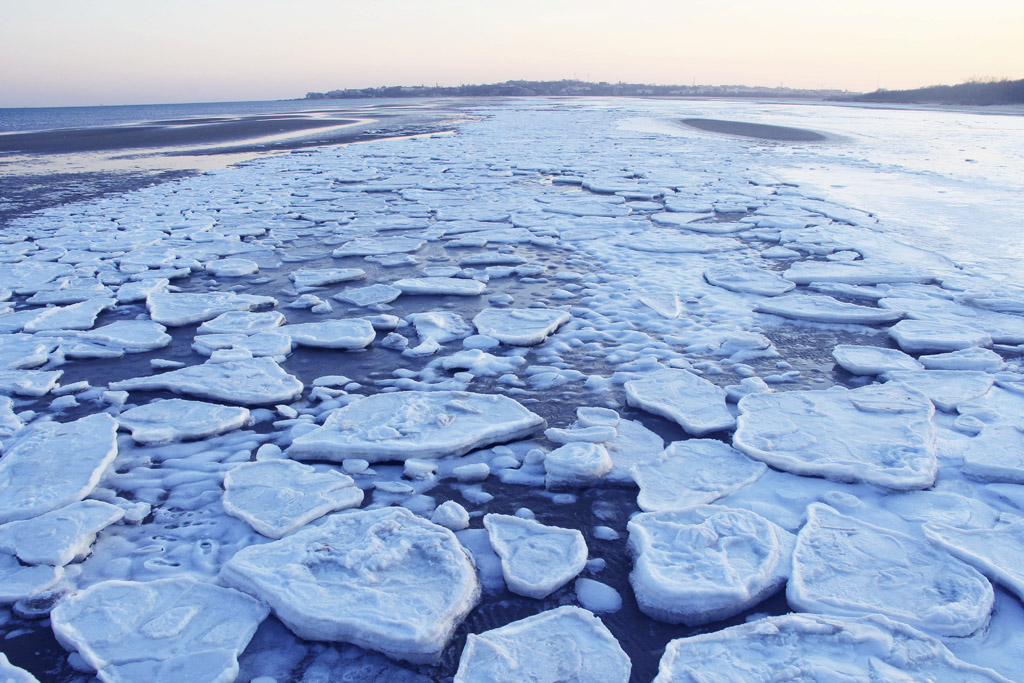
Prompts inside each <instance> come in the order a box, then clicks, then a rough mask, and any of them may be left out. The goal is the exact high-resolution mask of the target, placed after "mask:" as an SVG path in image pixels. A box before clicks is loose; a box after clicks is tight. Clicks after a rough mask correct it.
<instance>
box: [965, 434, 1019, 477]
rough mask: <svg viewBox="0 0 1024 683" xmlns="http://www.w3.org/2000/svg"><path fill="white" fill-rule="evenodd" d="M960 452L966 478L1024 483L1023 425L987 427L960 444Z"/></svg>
mask: <svg viewBox="0 0 1024 683" xmlns="http://www.w3.org/2000/svg"><path fill="white" fill-rule="evenodd" d="M960 454H961V455H962V456H963V458H964V474H966V475H968V476H969V477H973V478H975V479H980V480H982V481H996V482H1007V483H1011V484H1024V426H1014V425H989V426H986V427H985V428H984V429H982V430H981V433H980V434H978V435H977V436H975V437H973V438H971V439H968V440H967V441H965V442H964V443H963V446H962V449H961V451H960Z"/></svg>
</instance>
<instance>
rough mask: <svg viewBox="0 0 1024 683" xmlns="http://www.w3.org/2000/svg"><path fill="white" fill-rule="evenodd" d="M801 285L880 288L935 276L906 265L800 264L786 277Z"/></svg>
mask: <svg viewBox="0 0 1024 683" xmlns="http://www.w3.org/2000/svg"><path fill="white" fill-rule="evenodd" d="M783 275H784V277H785V278H786V279H787V280H792V281H793V282H795V283H796V284H798V285H806V284H810V283H812V282H840V283H843V284H848V285H877V284H879V283H882V282H887V283H899V282H929V281H931V280H934V279H935V276H934V274H933V273H931V272H929V271H927V270H923V269H920V268H915V267H913V266H910V265H908V264H906V263H885V262H873V261H867V260H864V261H855V262H853V263H843V262H837V261H798V262H797V263H794V264H793V265H792V266H790V267H789V270H787V271H786V272H785V273H784V274H783Z"/></svg>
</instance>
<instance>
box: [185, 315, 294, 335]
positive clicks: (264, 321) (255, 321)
mask: <svg viewBox="0 0 1024 683" xmlns="http://www.w3.org/2000/svg"><path fill="white" fill-rule="evenodd" d="M286 322H288V321H287V320H286V319H285V317H284V314H283V313H281V312H280V311H261V312H259V313H250V312H249V311H228V312H227V313H221V314H220V315H218V316H217V317H216V318H214V319H212V320H207V321H206V322H204V323H203V324H202V325H200V326H199V328H198V329H197V330H196V332H198V333H199V334H259V333H261V332H277V331H280V330H278V329H277V328H279V327H281V325H284V324H285V323H286Z"/></svg>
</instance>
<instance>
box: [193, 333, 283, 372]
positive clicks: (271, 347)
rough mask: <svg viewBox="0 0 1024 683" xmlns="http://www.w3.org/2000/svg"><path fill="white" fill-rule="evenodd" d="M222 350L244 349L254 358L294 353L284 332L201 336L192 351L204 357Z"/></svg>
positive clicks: (194, 343)
mask: <svg viewBox="0 0 1024 683" xmlns="http://www.w3.org/2000/svg"><path fill="white" fill-rule="evenodd" d="M221 349H244V350H246V351H248V352H249V353H250V354H252V355H253V356H287V355H289V354H291V352H292V338H291V336H289V335H287V334H285V333H283V332H280V333H279V332H258V333H256V334H241V333H236V334H200V335H196V337H195V340H194V341H193V342H192V350H193V351H195V352H196V353H198V354H200V355H203V356H212V355H213V353H214V352H215V351H220V350H221ZM179 367H180V366H179Z"/></svg>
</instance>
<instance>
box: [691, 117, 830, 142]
mask: <svg viewBox="0 0 1024 683" xmlns="http://www.w3.org/2000/svg"><path fill="white" fill-rule="evenodd" d="M682 122H683V123H684V124H686V125H687V126H690V127H691V128H697V129H698V130H703V131H706V132H709V133H724V134H726V135H738V136H741V137H745V138H758V139H761V140H776V141H780V142H823V141H825V140H828V137H826V136H824V135H822V134H821V133H815V132H814V131H813V130H805V129H803V128H790V127H789V126H771V125H768V124H764V123H747V122H746V121H723V120H721V119H683V121H682Z"/></svg>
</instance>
